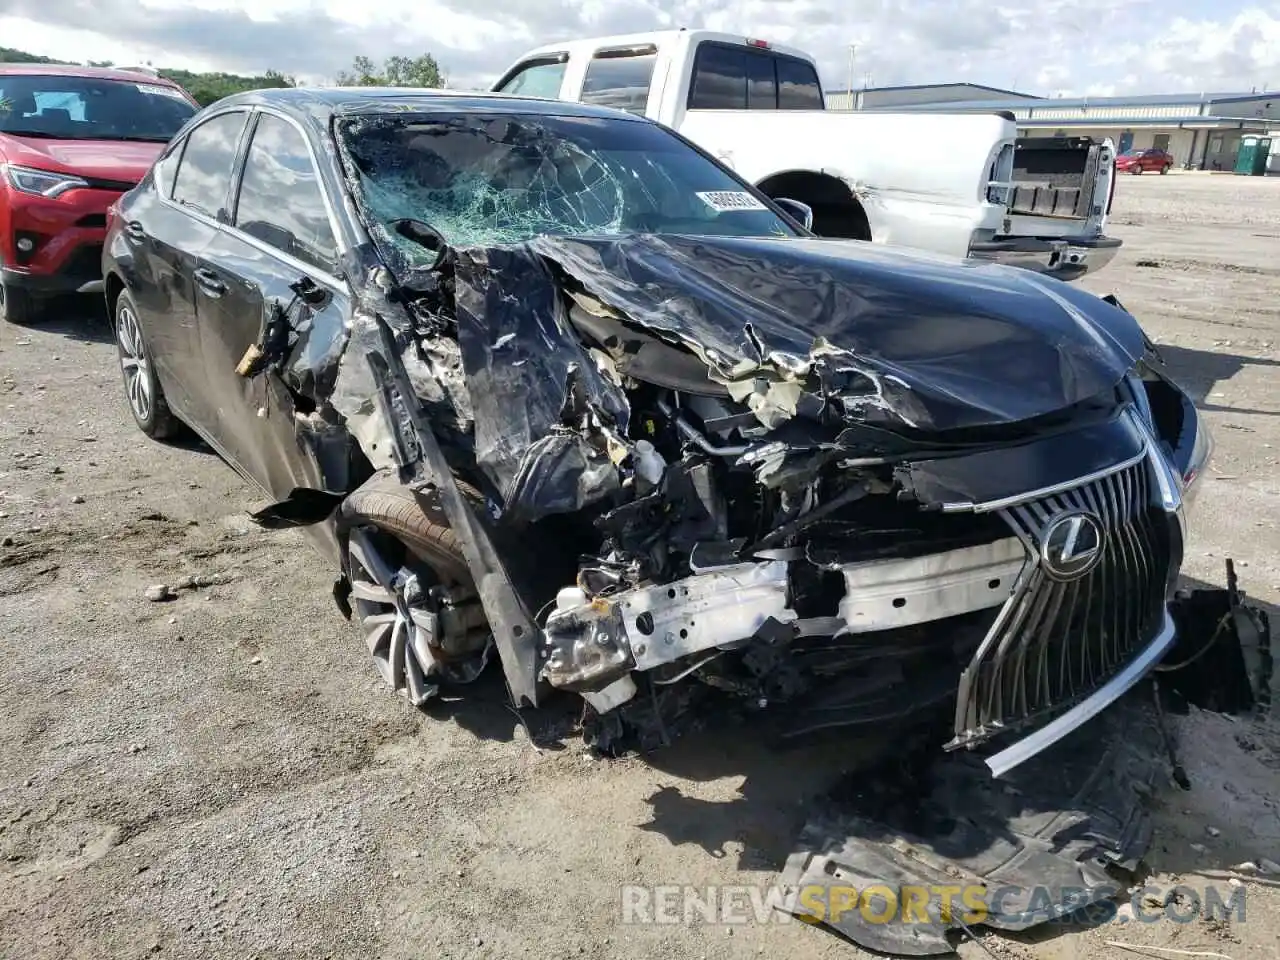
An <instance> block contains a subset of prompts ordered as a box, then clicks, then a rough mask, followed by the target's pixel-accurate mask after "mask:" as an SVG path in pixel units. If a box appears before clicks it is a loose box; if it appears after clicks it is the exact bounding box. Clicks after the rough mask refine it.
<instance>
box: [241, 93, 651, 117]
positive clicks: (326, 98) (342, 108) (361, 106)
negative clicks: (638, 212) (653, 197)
mask: <svg viewBox="0 0 1280 960" xmlns="http://www.w3.org/2000/svg"><path fill="white" fill-rule="evenodd" d="M235 105H239V106H263V107H274V108H276V109H278V110H283V111H285V112H287V113H292V114H294V115H296V116H298V117H299V118H300V119H301V118H305V119H308V120H310V121H312V122H315V123H320V124H324V125H327V124H328V121H329V120H330V119H332V118H333V117H341V116H357V115H364V114H377V113H402V112H404V111H406V110H409V111H414V112H420V113H437V112H438V113H453V114H457V113H520V114H534V115H541V116H548V117H585V118H591V117H595V118H599V119H611V120H629V121H634V122H637V123H649V122H651V121H648V120H645V119H644V118H643V117H637V116H635V115H634V114H630V113H627V112H625V111H622V110H614V109H611V108H609V107H598V106H594V105H592V104H583V103H573V102H571V101H566V100H548V99H542V98H538V97H520V96H512V95H510V94H501V93H474V92H470V91H463V90H436V89H430V88H426V87H271V88H266V89H262V90H248V91H245V92H244V93H235V94H232V95H231V96H229V97H225V98H224V99H222V100H219V101H218V102H217V106H218V107H220V108H222V107H229V106H235Z"/></svg>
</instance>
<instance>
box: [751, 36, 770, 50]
mask: <svg viewBox="0 0 1280 960" xmlns="http://www.w3.org/2000/svg"><path fill="white" fill-rule="evenodd" d="M747 46H749V47H759V48H760V49H761V50H768V49H769V41H768V40H753V39H751V38H750V37H747Z"/></svg>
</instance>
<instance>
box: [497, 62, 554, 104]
mask: <svg viewBox="0 0 1280 960" xmlns="http://www.w3.org/2000/svg"><path fill="white" fill-rule="evenodd" d="M565 66H566V61H565V60H564V59H563V58H556V59H552V60H537V61H534V62H532V63H529V64H528V65H527V66H524V67H521V68H520V69H519V70H517V71H516V72H515V73H514V74H512V75H511V79H509V80H507V82H506V83H504V84H502V85H501V86H500V87H498V89H497V91H496V92H498V93H510V94H513V95H519V96H522V97H541V98H543V99H544V100H555V99H556V98H557V97H559V96H560V84H561V83H562V82H563V81H564V69H565Z"/></svg>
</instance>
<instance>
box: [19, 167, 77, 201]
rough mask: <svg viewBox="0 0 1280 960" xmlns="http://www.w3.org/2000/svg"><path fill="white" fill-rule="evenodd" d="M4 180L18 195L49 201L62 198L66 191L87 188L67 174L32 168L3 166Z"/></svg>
mask: <svg viewBox="0 0 1280 960" xmlns="http://www.w3.org/2000/svg"><path fill="white" fill-rule="evenodd" d="M4 175H5V179H6V180H8V181H9V185H10V186H11V187H13V189H15V190H17V191H19V192H20V193H29V194H31V195H32V196H36V197H47V198H48V199H50V200H53V199H56V198H57V197H60V196H62V195H63V194H64V193H66V192H67V191H68V190H75V189H77V188H80V187H87V186H89V184H88V183H86V182H85V181H84V180H82V179H81V178H80V177H75V176H72V175H71V174H69V173H54V172H53V171H52V170H36V169H34V168H32V167H19V166H17V165H15V164H12V163H9V164H5V167H4Z"/></svg>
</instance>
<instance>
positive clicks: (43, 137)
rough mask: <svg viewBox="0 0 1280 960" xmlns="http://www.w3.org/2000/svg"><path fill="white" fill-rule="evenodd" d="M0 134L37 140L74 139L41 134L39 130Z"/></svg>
mask: <svg viewBox="0 0 1280 960" xmlns="http://www.w3.org/2000/svg"><path fill="white" fill-rule="evenodd" d="M0 134H4V135H5V136H8V137H34V138H35V139H37V140H67V139H74V138H68V137H60V136H58V135H57V134H56V133H42V132H40V131H39V130H0Z"/></svg>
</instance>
